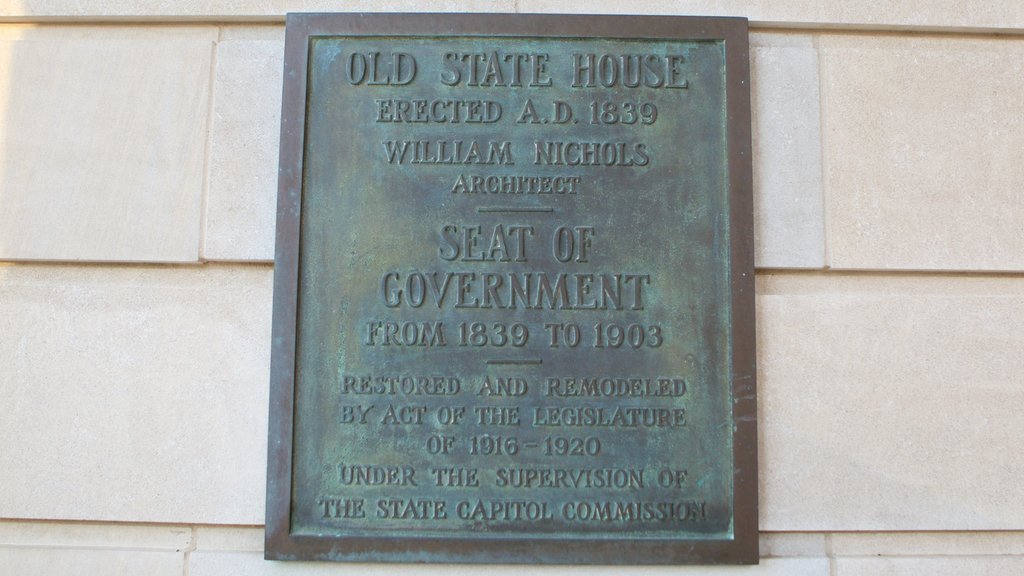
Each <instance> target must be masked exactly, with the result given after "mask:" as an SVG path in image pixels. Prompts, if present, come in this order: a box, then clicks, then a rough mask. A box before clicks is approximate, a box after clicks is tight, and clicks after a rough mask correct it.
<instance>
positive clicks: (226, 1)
mask: <svg viewBox="0 0 1024 576" xmlns="http://www.w3.org/2000/svg"><path fill="white" fill-rule="evenodd" d="M514 6H515V3H514V0H344V1H341V2H339V1H337V0H301V1H300V0H181V1H179V2H167V1H166V0H136V1H133V2H122V1H120V0H96V1H92V2H81V1H80V0H14V1H8V2H4V3H2V4H0V18H2V19H4V20H8V21H15V22H17V21H32V20H52V19H58V20H64V19H67V18H76V17H77V18H81V17H109V18H115V19H116V18H125V19H137V18H146V19H154V18H160V19H169V20H179V19H185V20H194V19H195V18H197V17H203V18H208V19H210V20H232V19H245V20H253V19H273V20H284V15H285V14H286V13H288V12H511V11H513V9H514Z"/></svg>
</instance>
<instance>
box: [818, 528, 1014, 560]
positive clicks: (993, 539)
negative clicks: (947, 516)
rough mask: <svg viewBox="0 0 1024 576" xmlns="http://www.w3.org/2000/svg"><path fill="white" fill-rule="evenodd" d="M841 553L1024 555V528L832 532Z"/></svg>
mask: <svg viewBox="0 0 1024 576" xmlns="http://www.w3.org/2000/svg"><path fill="white" fill-rule="evenodd" d="M831 540H832V552H833V553H834V554H835V555H837V556H949V555H959V556H972V555H973V556H982V555H989V556H1000V555H1004V554H1007V555H1009V554H1013V555H1017V556H1024V532H923V533H913V532H888V533H882V534H858V533H843V534H832V536H831Z"/></svg>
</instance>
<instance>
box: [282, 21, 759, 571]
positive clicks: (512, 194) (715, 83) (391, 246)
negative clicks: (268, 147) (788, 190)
mask: <svg viewBox="0 0 1024 576" xmlns="http://www.w3.org/2000/svg"><path fill="white" fill-rule="evenodd" d="M286 50H287V54H286V67H285V94H284V108H283V123H282V156H281V181H280V195H279V220H278V241H277V242H278V245H277V257H276V264H277V267H276V269H275V274H276V279H275V304H274V306H275V312H274V349H273V367H272V396H271V431H270V434H271V436H270V453H269V472H268V505H267V557H268V558H273V559H331V560H347V561H408V562H419V561H428V562H495V563H499V562H500V563H509V562H514V563H531V562H561V563H643V564H648V563H694V562H713V563H749V562H756V560H757V545H756V544H757V527H756V519H757V518H756V517H757V514H756V485H757V482H756V456H755V453H756V449H755V445H756V443H755V420H754V418H755V416H754V415H755V408H754V397H755V395H754V341H753V266H752V254H751V253H752V232H751V198H750V195H751V192H750V158H749V150H750V143H749V110H748V106H749V103H748V101H749V95H748V93H749V91H748V80H747V78H748V73H747V65H746V58H747V40H746V22H745V21H744V20H740V19H713V18H712V19H709V18H661V17H659V18H654V17H635V18H634V17H569V16H558V17H556V16H511V15H472V16H471V15H458V16H452V15H444V16H442V15H402V16H395V15H298V16H289V20H288V28H287V48H286Z"/></svg>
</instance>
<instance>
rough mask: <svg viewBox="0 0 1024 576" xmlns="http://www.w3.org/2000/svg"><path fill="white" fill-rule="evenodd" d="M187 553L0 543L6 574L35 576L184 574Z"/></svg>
mask: <svg viewBox="0 0 1024 576" xmlns="http://www.w3.org/2000/svg"><path fill="white" fill-rule="evenodd" d="M184 564H185V556H184V554H180V553H175V552H145V551H137V550H130V551H129V550H88V549H85V550H80V549H74V548H56V549H55V548H22V547H18V548H7V547H4V546H0V566H3V572H4V574H17V575H20V574H26V575H28V574H31V575H32V576H123V575H124V574H146V575H147V576H181V574H182V572H183V570H184Z"/></svg>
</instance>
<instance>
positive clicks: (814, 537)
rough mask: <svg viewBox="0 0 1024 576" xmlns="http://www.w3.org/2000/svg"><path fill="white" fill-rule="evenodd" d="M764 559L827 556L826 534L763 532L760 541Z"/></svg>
mask: <svg viewBox="0 0 1024 576" xmlns="http://www.w3.org/2000/svg"><path fill="white" fill-rule="evenodd" d="M758 544H759V545H760V553H761V557H762V558H786V557H791V556H821V557H824V556H825V555H826V548H825V534H820V533H810V532H762V533H761V537H760V538H759V540H758Z"/></svg>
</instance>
